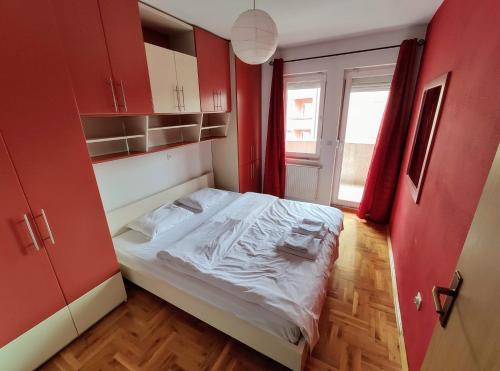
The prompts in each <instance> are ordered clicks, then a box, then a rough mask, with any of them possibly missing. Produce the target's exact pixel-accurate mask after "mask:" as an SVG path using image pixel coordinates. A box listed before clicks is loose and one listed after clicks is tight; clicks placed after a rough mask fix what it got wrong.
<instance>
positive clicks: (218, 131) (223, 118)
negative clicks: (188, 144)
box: [200, 112, 230, 140]
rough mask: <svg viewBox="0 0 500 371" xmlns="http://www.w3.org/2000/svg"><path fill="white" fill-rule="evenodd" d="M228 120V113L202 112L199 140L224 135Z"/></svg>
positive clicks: (225, 134)
mask: <svg viewBox="0 0 500 371" xmlns="http://www.w3.org/2000/svg"><path fill="white" fill-rule="evenodd" d="M229 122H230V113H227V112H216V113H204V114H203V121H202V125H201V133H200V140H210V139H214V138H221V137H222V138H223V137H226V136H227V129H228V126H229ZM208 138H210V139H208Z"/></svg>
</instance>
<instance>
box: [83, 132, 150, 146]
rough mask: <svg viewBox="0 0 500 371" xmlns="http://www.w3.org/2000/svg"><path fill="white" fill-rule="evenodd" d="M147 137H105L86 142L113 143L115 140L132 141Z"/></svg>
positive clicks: (142, 135) (139, 135)
mask: <svg viewBox="0 0 500 371" xmlns="http://www.w3.org/2000/svg"><path fill="white" fill-rule="evenodd" d="M144 136H145V135H144V134H137V135H122V136H118V137H104V138H88V139H87V140H86V142H87V144H90V143H101V142H111V141H115V140H125V139H132V138H143V137H144Z"/></svg>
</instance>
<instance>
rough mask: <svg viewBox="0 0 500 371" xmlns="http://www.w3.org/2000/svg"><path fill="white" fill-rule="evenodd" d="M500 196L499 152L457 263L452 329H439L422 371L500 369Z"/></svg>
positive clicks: (437, 327)
mask: <svg viewBox="0 0 500 371" xmlns="http://www.w3.org/2000/svg"><path fill="white" fill-rule="evenodd" d="M499 191H500V147H499V148H498V149H497V153H496V156H495V160H494V161H493V165H492V167H491V170H490V173H489V175H488V179H487V181H486V185H485V186H484V189H483V194H482V195H481V199H480V201H479V205H478V207H477V209H476V213H475V215H474V219H473V221H472V225H471V227H470V229H469V234H468V235H467V239H466V241H465V244H464V247H463V250H462V254H461V255H460V259H459V261H458V265H457V270H458V271H459V272H460V274H461V276H462V277H463V283H462V286H461V288H460V291H459V292H458V295H457V296H456V300H455V303H454V305H453V306H452V308H451V309H452V310H451V313H450V316H449V320H448V324H447V326H446V327H445V328H442V327H441V325H440V324H439V323H438V324H437V325H436V327H435V329H434V333H433V336H432V339H431V342H430V345H429V348H428V350H427V354H426V357H425V360H424V364H423V366H422V370H433V371H434V370H436V371H440V370H484V371H486V370H500V316H499V313H500V294H499V291H498V287H499V286H500V267H499V263H500V228H499V226H500V197H499ZM436 284H438V282H437V283H436ZM439 284H441V285H443V282H439Z"/></svg>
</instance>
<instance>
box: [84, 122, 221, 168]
mask: <svg viewBox="0 0 500 371" xmlns="http://www.w3.org/2000/svg"><path fill="white" fill-rule="evenodd" d="M229 120H230V115H229V113H178V114H162V115H150V116H111V117H109V116H108V117H82V125H83V131H84V133H85V140H86V142H87V147H88V151H89V155H90V157H91V159H92V162H93V163H94V164H97V163H102V162H107V161H114V160H119V159H124V158H128V157H133V156H139V155H143V154H147V153H154V152H158V151H166V150H170V149H173V148H178V147H181V146H186V145H191V144H194V143H199V142H205V141H209V140H213V139H218V138H225V137H226V135H227V129H228V125H229Z"/></svg>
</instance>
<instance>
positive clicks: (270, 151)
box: [264, 59, 286, 198]
mask: <svg viewBox="0 0 500 371" xmlns="http://www.w3.org/2000/svg"><path fill="white" fill-rule="evenodd" d="M283 96H284V94H283V59H275V60H274V63H273V81H272V85H271V98H270V101H269V119H268V124H267V143H266V163H265V168H264V193H267V194H270V195H274V196H278V197H281V198H283V197H285V180H286V165H285V106H284V98H283Z"/></svg>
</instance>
